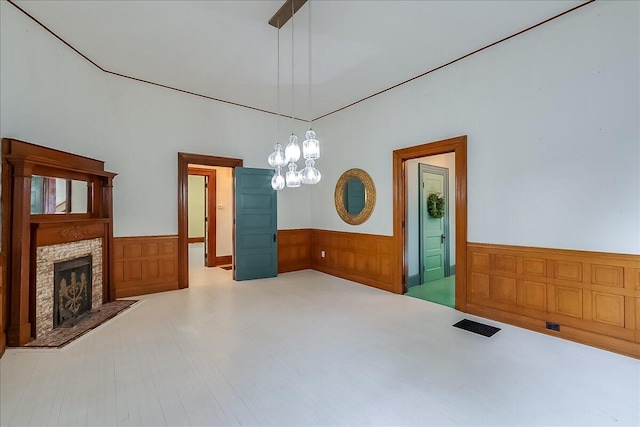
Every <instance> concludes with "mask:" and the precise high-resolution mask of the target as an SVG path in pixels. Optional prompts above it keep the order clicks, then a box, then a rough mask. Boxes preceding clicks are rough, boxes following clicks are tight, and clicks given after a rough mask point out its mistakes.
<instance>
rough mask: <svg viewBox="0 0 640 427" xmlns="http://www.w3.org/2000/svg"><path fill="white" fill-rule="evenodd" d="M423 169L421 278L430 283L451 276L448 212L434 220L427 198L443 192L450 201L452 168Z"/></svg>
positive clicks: (428, 166)
mask: <svg viewBox="0 0 640 427" xmlns="http://www.w3.org/2000/svg"><path fill="white" fill-rule="evenodd" d="M419 170H420V180H421V181H422V184H421V188H420V190H421V191H420V208H421V209H420V240H421V242H420V249H421V251H420V252H421V256H420V257H421V259H420V261H421V262H420V264H421V271H420V276H421V283H426V282H430V281H432V280H436V279H440V278H443V277H445V275H448V274H446V273H447V268H446V263H448V256H447V255H448V253H447V247H448V245H447V244H446V243H448V242H446V240H447V239H446V238H447V235H448V230H447V228H448V223H447V213H445V216H444V217H442V218H433V217H432V216H431V215H429V212H428V209H427V198H428V197H429V195H430V194H434V193H442V194H443V195H444V197H445V200H448V199H447V194H448V188H447V187H448V169H446V168H440V167H437V166H431V165H424V164H420V165H419ZM445 206H446V204H445ZM445 212H448V209H445Z"/></svg>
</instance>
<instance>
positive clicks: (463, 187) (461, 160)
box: [393, 135, 467, 311]
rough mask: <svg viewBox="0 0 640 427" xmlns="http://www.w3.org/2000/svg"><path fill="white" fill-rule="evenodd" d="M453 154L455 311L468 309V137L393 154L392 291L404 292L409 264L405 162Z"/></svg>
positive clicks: (464, 136) (446, 140)
mask: <svg viewBox="0 0 640 427" xmlns="http://www.w3.org/2000/svg"><path fill="white" fill-rule="evenodd" d="M446 153H455V155H456V157H455V165H456V167H455V177H456V179H455V192H456V197H455V198H456V203H455V206H456V207H455V209H456V224H455V227H456V309H457V310H460V311H465V310H466V308H467V136H466V135H462V136H457V137H455V138H449V139H443V140H441V141H436V142H431V143H427V144H422V145H416V146H413V147H407V148H401V149H398V150H394V151H393V255H394V269H393V272H394V278H393V291H394V292H395V293H398V294H404V293H405V292H406V289H407V288H406V286H407V282H406V281H407V277H408V274H407V272H408V263H407V239H406V237H405V224H407V209H406V200H407V189H406V178H405V162H406V161H407V160H411V159H418V158H420V157H427V156H432V155H435V154H446Z"/></svg>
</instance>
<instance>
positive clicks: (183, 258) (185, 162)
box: [178, 153, 243, 289]
mask: <svg viewBox="0 0 640 427" xmlns="http://www.w3.org/2000/svg"><path fill="white" fill-rule="evenodd" d="M190 164H192V165H204V166H220V167H227V168H236V167H242V164H243V162H242V159H233V158H228V157H217V156H207V155H204V154H192V153H178V286H179V288H180V289H183V288H187V287H189V218H188V215H187V213H188V205H189V200H188V189H189V185H188V177H189V165H190ZM233 238H234V239H235V234H234V235H233Z"/></svg>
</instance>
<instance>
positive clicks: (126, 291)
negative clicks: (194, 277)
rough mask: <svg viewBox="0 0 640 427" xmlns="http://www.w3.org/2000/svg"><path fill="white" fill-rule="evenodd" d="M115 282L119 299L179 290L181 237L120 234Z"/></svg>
mask: <svg viewBox="0 0 640 427" xmlns="http://www.w3.org/2000/svg"><path fill="white" fill-rule="evenodd" d="M113 282H114V285H115V295H116V297H117V298H124V297H130V296H136V295H144V294H150V293H155V292H163V291H171V290H176V289H178V236H176V235H170V236H134V237H116V238H115V239H114V278H113Z"/></svg>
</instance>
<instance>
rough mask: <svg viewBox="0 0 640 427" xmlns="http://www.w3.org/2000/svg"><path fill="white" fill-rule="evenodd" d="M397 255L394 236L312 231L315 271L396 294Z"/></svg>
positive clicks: (312, 260) (312, 265)
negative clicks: (395, 260) (395, 270)
mask: <svg viewBox="0 0 640 427" xmlns="http://www.w3.org/2000/svg"><path fill="white" fill-rule="evenodd" d="M322 251H324V255H325V256H324V257H322ZM393 256H394V254H393V236H380V235H375V234H360V233H347V232H341V231H327V230H315V229H314V230H311V268H312V269H314V270H318V271H322V272H324V273H327V274H331V275H332V276H337V277H342V278H343V279H347V280H352V281H354V282H358V283H362V284H365V285H369V286H373V287H375V288H379V289H383V290H385V291H389V292H395V288H394V286H393V285H394V283H393V279H394V273H395V272H394V270H393V266H394V262H393V260H394V258H393Z"/></svg>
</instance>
